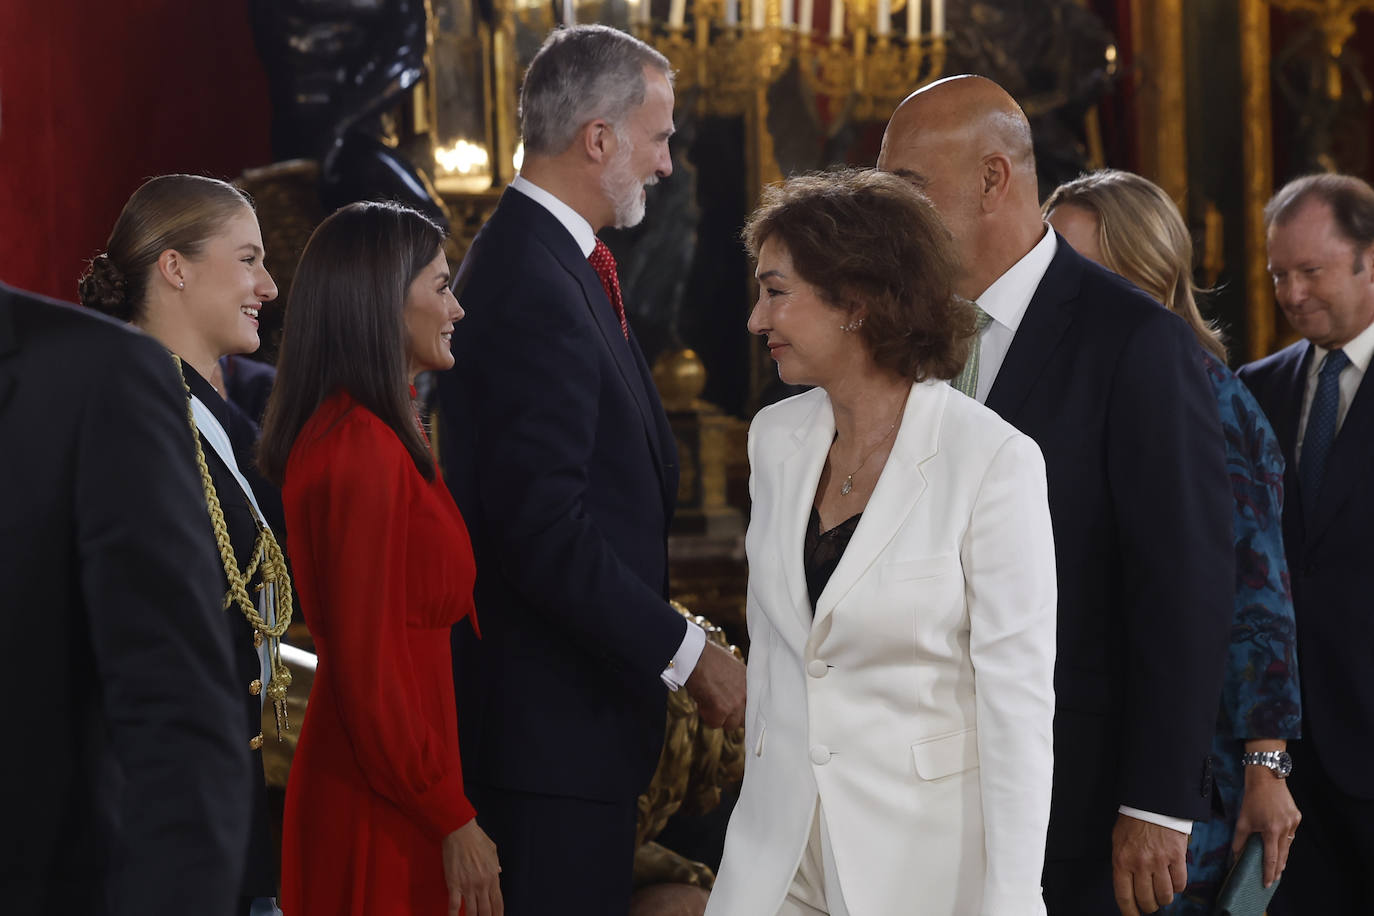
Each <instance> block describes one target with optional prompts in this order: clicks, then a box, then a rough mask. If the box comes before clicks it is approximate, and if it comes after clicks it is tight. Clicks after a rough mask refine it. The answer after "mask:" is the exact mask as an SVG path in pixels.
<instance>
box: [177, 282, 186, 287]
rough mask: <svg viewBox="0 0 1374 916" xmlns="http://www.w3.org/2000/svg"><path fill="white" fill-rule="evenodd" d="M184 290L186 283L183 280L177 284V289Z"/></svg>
mask: <svg viewBox="0 0 1374 916" xmlns="http://www.w3.org/2000/svg"><path fill="white" fill-rule="evenodd" d="M185 288H186V281H185V280H182V281H181V282H180V283H178V284H177V289H185Z"/></svg>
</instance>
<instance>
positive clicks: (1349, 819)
mask: <svg viewBox="0 0 1374 916" xmlns="http://www.w3.org/2000/svg"><path fill="white" fill-rule="evenodd" d="M1288 751H1289V753H1290V754H1292V755H1293V775H1292V776H1290V777H1289V778H1288V789H1289V791H1291V792H1292V793H1293V801H1294V802H1296V803H1297V806H1298V810H1299V811H1301V812H1302V823H1301V824H1300V825H1299V826H1298V832H1297V833H1296V834H1295V837H1296V838H1295V839H1294V840H1293V848H1292V849H1291V850H1290V851H1289V853H1288V867H1287V868H1286V869H1284V872H1283V880H1282V881H1281V882H1279V889H1278V891H1277V892H1276V893H1275V894H1274V900H1273V902H1272V903H1271V904H1270V906H1269V916H1311V914H1316V913H1333V914H1334V913H1368V912H1370V906H1371V904H1370V891H1369V888H1370V886H1371V885H1370V881H1371V878H1372V877H1374V799H1368V798H1357V797H1355V796H1353V795H1348V794H1346V793H1345V792H1342V791H1341V790H1340V789H1339V788H1338V787H1337V786H1336V785H1335V783H1333V782H1332V781H1331V778H1330V776H1328V775H1327V773H1326V769H1325V768H1324V767H1323V766H1322V764H1321V760H1320V759H1318V757H1317V755H1316V753H1315V752H1314V751H1313V749H1312V748H1311V746H1310V745H1309V744H1308V742H1306V741H1294V742H1293V743H1292V744H1290V745H1289V747H1288Z"/></svg>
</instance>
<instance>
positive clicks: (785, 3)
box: [782, 0, 796, 29]
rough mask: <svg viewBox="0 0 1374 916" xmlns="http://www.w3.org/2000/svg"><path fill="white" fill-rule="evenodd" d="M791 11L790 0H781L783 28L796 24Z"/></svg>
mask: <svg viewBox="0 0 1374 916" xmlns="http://www.w3.org/2000/svg"><path fill="white" fill-rule="evenodd" d="M792 13H793V9H792V0H782V27H783V28H784V29H790V28H792V26H793V25H795V24H796V22H795V20H794V19H793V18H792Z"/></svg>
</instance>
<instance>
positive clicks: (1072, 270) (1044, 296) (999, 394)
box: [987, 238, 1083, 423]
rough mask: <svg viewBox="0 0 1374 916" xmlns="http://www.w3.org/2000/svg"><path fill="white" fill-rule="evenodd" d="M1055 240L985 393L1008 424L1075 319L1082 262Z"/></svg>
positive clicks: (990, 405) (1058, 240)
mask: <svg viewBox="0 0 1374 916" xmlns="http://www.w3.org/2000/svg"><path fill="white" fill-rule="evenodd" d="M1057 242H1058V245H1057V247H1056V248H1055V251H1054V258H1053V259H1052V260H1051V261H1050V266H1049V267H1048V268H1047V269H1046V270H1045V276H1043V277H1042V278H1041V279H1040V285H1039V286H1037V287H1036V288H1035V295H1034V296H1032V297H1031V301H1030V305H1028V306H1027V307H1026V313H1025V314H1024V315H1023V316H1021V326H1020V327H1018V328H1017V329H1016V335H1015V336H1014V337H1013V338H1012V340H1011V348H1010V349H1009V350H1007V355H1006V358H1005V359H1004V360H1003V361H1002V367H1001V368H1000V369H999V370H998V371H997V379H996V380H995V381H994V382H993V383H992V390H991V391H989V392H988V398H987V406H988V407H989V408H991V409H992V410H995V411H996V412H997V413H998V414H999V415H1000V416H1001V417H1002V418H1003V419H1004V420H1006V421H1008V422H1009V423H1014V422H1015V421H1014V419H1013V418H1014V417H1015V416H1016V412H1017V411H1018V410H1020V409H1021V405H1022V404H1023V403H1025V400H1026V396H1027V395H1028V394H1030V390H1031V388H1032V387H1033V385H1034V383H1035V380H1036V379H1037V378H1039V377H1040V370H1041V369H1043V368H1044V366H1045V363H1046V362H1047V361H1048V360H1049V358H1050V355H1051V354H1052V353H1053V352H1054V349H1055V347H1056V346H1058V344H1059V339H1060V338H1061V337H1063V336H1064V331H1065V330H1066V329H1067V328H1068V326H1069V324H1070V323H1071V322H1072V321H1073V310H1072V308H1071V305H1072V303H1073V301H1074V299H1075V298H1076V297H1077V296H1078V289H1079V285H1080V281H1081V277H1082V273H1083V265H1082V263H1081V261H1082V259H1081V257H1080V256H1079V255H1078V253H1077V252H1075V251H1074V250H1073V249H1072V248H1071V247H1069V245H1068V243H1067V242H1065V241H1064V239H1063V238H1057Z"/></svg>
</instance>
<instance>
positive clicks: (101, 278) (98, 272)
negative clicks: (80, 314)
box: [77, 254, 133, 321]
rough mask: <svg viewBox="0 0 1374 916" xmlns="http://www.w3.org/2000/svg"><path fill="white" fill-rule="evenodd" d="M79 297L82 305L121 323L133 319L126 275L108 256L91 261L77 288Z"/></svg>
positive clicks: (101, 255)
mask: <svg viewBox="0 0 1374 916" xmlns="http://www.w3.org/2000/svg"><path fill="white" fill-rule="evenodd" d="M77 295H78V296H79V297H80V299H81V304H82V305H84V306H86V307H87V308H92V309H95V310H96V311H98V312H104V313H105V314H106V315H111V316H113V317H115V318H118V319H120V320H121V321H128V320H129V319H130V318H131V317H133V308H132V306H131V305H130V304H129V296H128V289H127V284H126V283H125V281H124V274H123V273H122V272H121V271H120V269H119V267H118V266H116V265H115V262H114V261H111V260H110V256H109V255H108V254H100V255H97V256H96V257H95V259H94V260H92V261H91V266H90V267H89V268H87V269H86V273H85V274H84V275H83V276H82V277H81V282H80V284H79V285H78V286H77Z"/></svg>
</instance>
